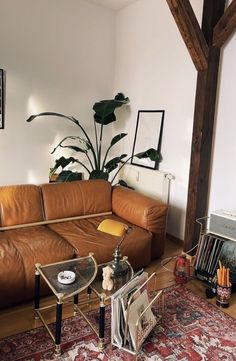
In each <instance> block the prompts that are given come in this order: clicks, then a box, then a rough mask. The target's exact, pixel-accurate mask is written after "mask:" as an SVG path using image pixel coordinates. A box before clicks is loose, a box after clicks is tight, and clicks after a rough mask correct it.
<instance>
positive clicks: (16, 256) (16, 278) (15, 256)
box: [0, 232, 26, 307]
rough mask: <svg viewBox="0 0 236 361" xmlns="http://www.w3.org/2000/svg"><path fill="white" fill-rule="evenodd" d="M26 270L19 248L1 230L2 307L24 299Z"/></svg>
mask: <svg viewBox="0 0 236 361" xmlns="http://www.w3.org/2000/svg"><path fill="white" fill-rule="evenodd" d="M25 292H26V287H25V271H24V267H23V262H22V257H21V255H20V253H19V251H18V249H17V248H16V247H15V246H14V245H13V244H12V243H11V242H10V240H9V239H8V237H7V235H6V234H5V232H0V307H4V306H9V305H10V304H11V303H17V302H20V301H21V300H22V298H23V299H24V294H25Z"/></svg>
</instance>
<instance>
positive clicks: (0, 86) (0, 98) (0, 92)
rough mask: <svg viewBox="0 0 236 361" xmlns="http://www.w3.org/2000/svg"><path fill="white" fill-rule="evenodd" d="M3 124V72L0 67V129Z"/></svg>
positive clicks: (2, 127)
mask: <svg viewBox="0 0 236 361" xmlns="http://www.w3.org/2000/svg"><path fill="white" fill-rule="evenodd" d="M4 126H5V72H4V70H3V69H0V129H4Z"/></svg>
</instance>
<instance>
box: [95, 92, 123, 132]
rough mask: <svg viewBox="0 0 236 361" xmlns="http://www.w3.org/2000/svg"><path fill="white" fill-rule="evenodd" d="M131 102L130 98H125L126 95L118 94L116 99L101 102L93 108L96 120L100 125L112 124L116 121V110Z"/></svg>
mask: <svg viewBox="0 0 236 361" xmlns="http://www.w3.org/2000/svg"><path fill="white" fill-rule="evenodd" d="M128 102H129V98H125V96H124V94H122V93H118V94H117V95H116V96H115V98H114V99H109V100H101V101H100V102H96V103H95V104H94V106H93V110H94V112H95V114H94V120H95V122H96V123H99V124H104V125H107V124H110V123H112V122H114V121H115V120H116V116H115V113H114V111H115V109H116V108H118V107H121V106H122V105H124V104H127V103H128Z"/></svg>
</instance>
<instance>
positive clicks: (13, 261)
mask: <svg viewBox="0 0 236 361" xmlns="http://www.w3.org/2000/svg"><path fill="white" fill-rule="evenodd" d="M0 235H1V238H0V250H1V249H3V251H4V249H5V248H6V247H8V248H7V249H8V252H9V253H7V252H6V254H5V255H7V254H8V256H7V257H6V259H5V261H4V262H3V264H2V265H0V283H1V284H0V289H1V290H3V289H4V288H2V287H3V285H4V283H7V282H8V279H9V280H10V285H11V288H12V293H11V295H9V298H8V304H11V303H16V301H17V298H18V297H20V299H21V300H27V299H32V297H33V295H34V273H35V263H41V264H50V263H54V262H59V261H64V260H68V259H71V258H73V257H74V249H73V247H72V246H71V245H70V244H69V243H68V242H67V241H65V240H64V239H63V238H62V237H60V236H59V235H58V234H57V233H55V232H53V231H52V230H51V229H50V228H48V227H47V226H33V227H27V228H19V229H14V230H8V231H5V232H1V233H0ZM2 240H6V242H8V244H6V242H5V243H4V242H2ZM3 247H5V248H3ZM5 269H7V273H6V274H4V272H5ZM2 274H3V276H2ZM41 289H42V294H45V293H48V288H47V287H46V284H45V283H44V282H42V287H41ZM1 292H2V291H1ZM22 293H23V294H22ZM15 298H16V300H15ZM4 299H6V297H5V295H4Z"/></svg>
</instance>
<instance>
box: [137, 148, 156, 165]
mask: <svg viewBox="0 0 236 361" xmlns="http://www.w3.org/2000/svg"><path fill="white" fill-rule="evenodd" d="M134 157H137V158H139V159H142V158H149V159H150V160H153V161H154V162H155V161H157V160H160V154H159V152H158V151H157V150H156V149H154V148H149V149H147V150H145V152H141V153H137V154H134Z"/></svg>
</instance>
